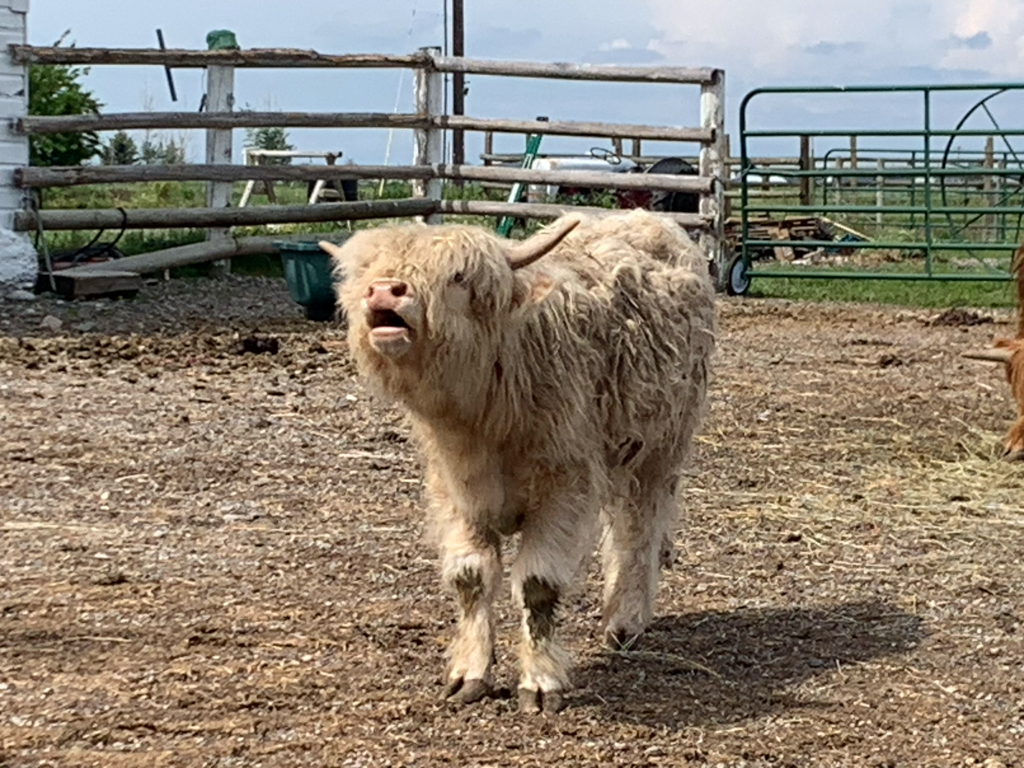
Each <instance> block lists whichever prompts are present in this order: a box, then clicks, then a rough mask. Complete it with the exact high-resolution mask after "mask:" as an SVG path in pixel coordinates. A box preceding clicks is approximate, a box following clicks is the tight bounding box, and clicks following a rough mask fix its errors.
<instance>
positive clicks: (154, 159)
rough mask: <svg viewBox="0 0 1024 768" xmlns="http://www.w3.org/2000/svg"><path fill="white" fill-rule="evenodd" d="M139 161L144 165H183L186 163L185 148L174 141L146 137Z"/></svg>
mask: <svg viewBox="0 0 1024 768" xmlns="http://www.w3.org/2000/svg"><path fill="white" fill-rule="evenodd" d="M139 161H140V162H142V164H143V165H181V164H182V163H184V162H185V146H184V145H183V144H178V143H177V142H175V141H174V139H168V140H166V141H165V140H164V139H163V138H159V139H155V140H154V139H153V138H152V137H150V136H146V138H145V140H143V142H142V146H141V147H140V148H139Z"/></svg>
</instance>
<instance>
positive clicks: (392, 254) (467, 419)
mask: <svg viewBox="0 0 1024 768" xmlns="http://www.w3.org/2000/svg"><path fill="white" fill-rule="evenodd" d="M574 221H579V224H578V226H576V227H575V229H572V226H573V223H574ZM570 229H571V230H572V231H569V232H568V234H567V235H565V236H564V240H561V242H560V243H558V244H557V245H555V246H554V247H553V248H551V249H550V251H549V252H548V253H547V255H545V256H544V257H543V258H540V259H539V261H537V262H536V263H534V264H532V265H530V266H526V267H525V268H521V269H513V267H512V266H510V259H514V257H515V255H516V253H517V249H519V250H521V249H523V248H527V249H528V248H529V247H530V242H529V241H528V242H527V243H526V244H525V245H524V244H522V243H520V244H519V245H515V244H514V243H513V241H508V240H503V239H501V238H498V237H495V236H494V235H493V234H491V233H490V232H488V231H486V230H484V229H482V228H479V227H472V226H454V225H443V226H433V227H427V226H424V225H407V226H400V227H393V228H381V229H374V230H365V231H362V232H359V233H358V234H356V235H354V236H353V237H352V238H351V239H350V240H349V241H348V242H347V243H346V244H345V245H344V246H343V247H342V248H340V249H339V248H337V247H335V248H331V247H330V246H329V245H327V244H325V245H324V247H325V248H327V249H328V250H331V252H332V253H333V254H334V256H335V263H336V270H337V274H338V276H339V278H341V282H340V284H339V289H338V295H339V306H340V308H341V309H343V310H344V312H345V313H346V314H347V316H348V320H349V332H348V333H349V344H350V347H351V349H352V352H353V355H354V358H355V360H356V363H357V365H358V367H359V370H360V372H361V373H362V374H363V375H364V376H365V377H366V378H367V379H368V380H369V381H370V382H372V383H373V384H374V385H375V386H376V388H377V389H378V390H379V391H380V392H382V393H384V394H385V395H387V396H389V397H390V398H393V399H395V400H397V401H398V402H399V403H401V404H402V405H403V406H405V408H406V409H407V410H408V413H409V415H410V416H411V420H412V424H413V429H414V433H415V435H416V437H417V438H418V441H419V444H420V445H421V446H422V450H423V453H424V455H425V458H426V474H427V486H428V490H429V496H430V500H431V503H430V522H431V526H430V529H431V530H432V532H433V534H434V537H435V539H436V541H437V544H438V546H439V548H440V551H441V555H442V560H443V564H442V576H443V580H444V582H445V583H446V584H447V585H448V586H449V587H450V588H451V589H452V590H453V591H454V592H455V594H456V596H457V599H458V605H459V609H460V610H459V626H458V630H457V636H456V638H455V640H454V641H453V643H452V646H451V648H450V657H451V662H450V668H449V673H448V688H447V692H448V695H453V696H456V697H457V698H458V699H461V700H462V701H473V700H475V699H478V698H481V697H482V696H485V695H487V694H488V693H490V692H491V689H492V685H493V680H492V671H491V666H492V659H493V647H494V626H493V620H492V602H493V601H494V599H495V595H496V592H497V590H498V588H499V585H500V581H501V574H502V567H501V562H500V559H499V557H500V546H499V544H500V537H502V536H506V535H511V534H513V533H520V534H521V543H520V547H519V550H518V553H517V556H516V558H515V562H514V564H513V566H512V569H511V578H512V590H513V596H514V599H515V600H516V602H517V604H518V605H519V606H520V607H521V608H522V615H523V619H522V643H521V646H520V661H521V673H520V681H519V688H520V704H521V706H522V707H523V708H524V709H527V710H538V709H544V710H557V709H559V708H560V707H561V705H562V692H563V691H564V689H565V688H566V687H567V686H568V676H567V670H568V664H567V659H566V656H565V654H564V653H563V652H562V650H561V649H560V647H559V645H558V643H557V642H556V640H555V636H554V628H555V613H556V607H557V606H558V604H559V600H560V599H561V598H562V597H563V596H564V594H565V590H566V588H567V587H568V586H569V583H570V581H571V580H572V578H573V576H574V574H575V573H576V571H577V569H578V568H579V566H580V563H581V561H582V559H583V557H584V556H585V555H586V553H587V552H588V551H589V550H590V549H591V548H592V547H593V546H594V544H595V542H596V541H597V539H598V535H599V534H600V533H601V529H602V528H603V540H602V542H603V544H602V555H603V564H604V574H605V587H604V616H603V621H604V626H605V632H606V638H607V639H608V641H609V642H612V643H614V644H622V643H629V642H631V641H632V640H633V639H634V638H635V637H636V636H637V635H639V634H640V633H641V632H642V631H643V629H644V628H645V626H646V625H647V624H648V622H649V621H650V619H651V615H652V609H653V600H654V597H655V592H656V589H657V583H658V577H659V560H660V559H662V558H664V556H665V552H664V542H666V541H670V539H671V531H670V527H671V525H672V523H673V521H674V520H675V517H676V510H677V501H676V496H677V488H678V485H679V479H680V475H681V473H682V471H683V466H684V462H685V461H686V459H687V455H688V453H689V450H690V447H691V443H692V438H693V434H694V431H695V430H696V429H697V428H698V425H699V423H700V420H701V416H702V413H703V409H704V402H705V395H706V391H707V381H708V361H709V357H710V355H711V352H712V349H713V345H714V340H715V318H714V292H713V288H712V286H711V282H710V279H709V277H708V269H707V262H706V260H705V258H704V256H703V255H702V254H701V253H700V251H699V250H698V249H697V248H696V246H695V245H694V244H693V243H692V241H691V240H690V239H689V238H688V237H687V235H686V234H685V233H684V232H683V231H682V230H681V229H680V228H679V227H678V226H677V225H676V224H675V223H674V222H672V221H671V220H670V219H667V218H664V217H661V216H659V215H656V214H651V213H648V212H646V211H640V210H636V211H631V212H629V213H623V214H616V215H611V216H608V217H605V218H589V217H579V216H576V217H574V220H572V221H571V220H567V219H566V218H565V217H563V219H562V220H559V221H557V222H555V223H554V224H552V225H551V226H550V227H548V228H547V230H546V231H545V232H542V233H541V234H539V235H537V236H535V239H536V238H543V237H545V236H547V237H548V239H549V241H550V242H555V241H557V240H558V239H559V236H560V235H561V234H562V233H563V232H565V231H568V230H570ZM551 233H554V234H553V235H552V234H551ZM550 242H549V243H548V245H550Z"/></svg>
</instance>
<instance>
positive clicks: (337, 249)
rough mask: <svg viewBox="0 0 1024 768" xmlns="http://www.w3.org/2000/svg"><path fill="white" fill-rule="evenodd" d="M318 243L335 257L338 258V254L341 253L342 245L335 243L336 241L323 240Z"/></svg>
mask: <svg viewBox="0 0 1024 768" xmlns="http://www.w3.org/2000/svg"><path fill="white" fill-rule="evenodd" d="M317 245H319V246H320V247H321V248H322V249H323V250H325V251H326V252H327V253H329V254H330V255H331V256H333V257H334V258H338V255H339V254H340V253H341V246H340V245H335V244H334V243H332V242H329V241H327V240H321V241H320V242H319V243H317Z"/></svg>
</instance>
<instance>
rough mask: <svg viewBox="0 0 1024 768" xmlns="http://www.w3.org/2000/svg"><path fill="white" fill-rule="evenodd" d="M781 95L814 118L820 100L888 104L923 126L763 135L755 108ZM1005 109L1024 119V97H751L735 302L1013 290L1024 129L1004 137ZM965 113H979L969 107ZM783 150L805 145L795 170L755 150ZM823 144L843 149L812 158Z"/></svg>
mask: <svg viewBox="0 0 1024 768" xmlns="http://www.w3.org/2000/svg"><path fill="white" fill-rule="evenodd" d="M781 94H786V95H788V97H789V98H794V97H797V98H800V99H801V100H802V101H804V102H805V106H807V105H809V109H808V111H813V109H815V108H819V109H820V107H821V106H822V105H821V104H818V103H817V101H818V100H820V101H822V102H824V101H826V100H827V99H836V98H841V99H842V98H847V99H848V98H851V97H850V96H848V95H849V94H886V96H884V97H880V98H884V99H887V100H889V101H890V102H891V101H892V100H894V99H895V100H896V101H897V102H901V103H903V106H902V107H898V109H904V110H918V109H919V110H921V123H920V127H917V126H914V127H908V128H859V129H850V128H838V129H831V128H829V129H821V128H814V129H808V128H806V127H798V128H787V129H756V128H752V127H751V126H750V124H749V118H748V109H749V107H750V105H751V103H752V102H755V100H757V101H758V103H759V104H762V103H764V102H765V101H766V100H768V99H771V98H772V97H777V96H779V95H781ZM829 94H839V95H840V96H838V97H837V96H828V95H829ZM843 95H846V96H843ZM1000 96H1002V97H1003V100H1002V106H1003V107H1004V108H1005V107H1006V106H1007V104H1009V105H1010V106H1012V107H1014V108H1016V109H1017V110H1018V111H1024V109H1022V107H1024V104H1022V102H1024V83H1019V84H997V85H992V84H986V85H921V86H857V87H841V86H836V87H818V88H785V87H778V88H776V87H773V88H758V89H755V90H753V91H750V92H749V93H748V94H747V95H746V96H745V97H744V98H743V101H742V103H741V106H740V115H739V127H740V149H741V153H740V154H741V157H740V159H741V167H740V176H739V185H738V186H739V203H740V211H739V221H738V223H737V222H735V220H734V222H733V231H734V232H735V235H734V237H733V244H734V247H735V254H736V255H735V257H734V258H733V260H732V261H731V262H730V264H729V273H728V275H727V280H726V283H727V286H728V287H729V289H730V292H731V293H742V292H744V291H745V290H746V288H747V287H748V286H749V282H750V280H751V279H756V278H828V279H875V280H878V279H881V280H947V281H949V280H971V281H1006V280H1008V279H1010V278H1011V270H1010V267H1011V263H1010V262H1011V258H1012V254H1013V252H1014V251H1015V250H1016V249H1017V248H1018V247H1019V245H1020V242H1021V239H1022V235H1024V229H1022V222H1024V141H1022V137H1024V129H1021V128H1006V127H1004V126H1002V125H1001V124H1000V122H1002V121H1001V120H1000V119H999V117H998V109H996V108H995V106H996V104H998V103H999V99H998V97H1000ZM854 98H856V97H854ZM937 103H938V104H939V105H940V106H941V109H937ZM965 103H966V104H969V108H968V109H966V110H963V109H960V108H959V107H958V104H959V105H960V107H962V106H963V104H965ZM772 106H774V105H772V104H770V103H769V104H768V107H769V108H771V107H772ZM937 112H941V114H936V113H937ZM885 114H886V116H887V117H890V118H891V116H892V115H893V114H902V115H904V116H905V115H908V114H909V111H905V112H903V113H895V112H888V113H885ZM870 117H872V115H869V114H858V118H861V119H867V118H870ZM956 117H959V119H958V120H956V119H951V118H956ZM1020 122H1021V123H1024V119H1022V120H1021V121H1020ZM978 123H983V125H982V126H981V127H977V126H978ZM865 138H869V139H870V142H871V143H870V144H864V143H863V140H864V139H865ZM786 139H789V140H799V141H800V145H801V152H800V156H799V157H798V158H790V159H789V160H786V159H784V158H779V157H778V156H777V155H775V156H766V157H757V156H755V155H754V153H752V151H751V144H752V143H758V142H760V143H762V144H763V143H765V141H766V140H771V141H775V142H779V141H783V140H786ZM841 140H846V141H848V142H849V146H848V147H845V146H841V145H840V141H841ZM982 142H984V147H983V148H982V147H981V146H980V145H981V144H982ZM1015 142H1016V143H1018V144H1021V147H1022V149H1021V151H1020V152H1018V151H1017V149H1015V147H1014V143H1015ZM813 143H817V144H819V145H820V144H832V145H833V146H831V147H829V148H828V149H827V150H826V151H825V152H823V153H822V154H820V155H819V156H818V157H815V156H814V153H813V151H811V147H812V146H813ZM965 143H966V144H967V145H968V146H967V147H966V148H965V147H964V146H963V145H964V144H965ZM858 145H859V147H858ZM878 145H888V146H878ZM893 145H898V146H893ZM737 224H738V226H737Z"/></svg>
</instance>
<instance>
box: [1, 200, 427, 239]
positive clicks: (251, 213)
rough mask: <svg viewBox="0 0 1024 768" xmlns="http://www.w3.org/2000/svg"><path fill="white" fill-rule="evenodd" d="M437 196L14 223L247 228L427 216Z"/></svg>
mask: <svg viewBox="0 0 1024 768" xmlns="http://www.w3.org/2000/svg"><path fill="white" fill-rule="evenodd" d="M437 210H438V202H437V201H436V200H430V199H427V198H423V199H417V200H413V199H407V200H362V201H359V202H350V203H321V204H318V205H260V206H250V207H247V208H128V209H122V208H113V209H109V208H83V209H53V210H45V209H44V210H41V211H19V212H18V213H16V214H15V216H14V228H15V229H16V230H19V231H22V232H34V231H36V229H37V228H38V226H39V224H40V222H41V223H42V227H43V229H47V230H57V229H61V230H74V229H161V228H173V227H196V228H206V227H248V226H258V225H261V224H297V223H310V222H324V221H349V220H356V219H387V218H398V217H408V216H428V215H430V214H432V213H434V212H435V211H437Z"/></svg>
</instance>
